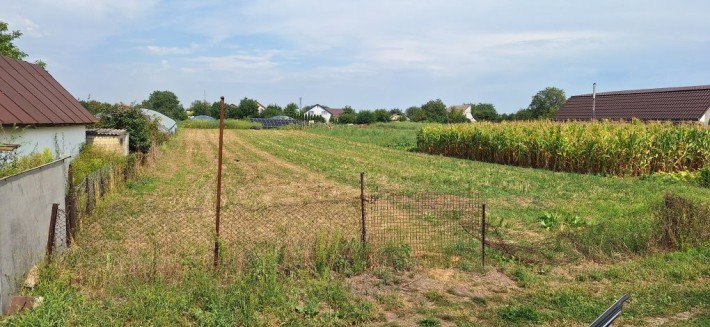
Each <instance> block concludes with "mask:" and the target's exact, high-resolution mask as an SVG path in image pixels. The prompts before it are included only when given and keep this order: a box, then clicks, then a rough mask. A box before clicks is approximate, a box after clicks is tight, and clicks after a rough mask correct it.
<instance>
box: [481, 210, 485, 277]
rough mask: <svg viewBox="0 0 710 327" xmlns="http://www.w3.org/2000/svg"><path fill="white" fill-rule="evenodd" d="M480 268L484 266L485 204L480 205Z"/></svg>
mask: <svg viewBox="0 0 710 327" xmlns="http://www.w3.org/2000/svg"><path fill="white" fill-rule="evenodd" d="M481 266H483V267H485V266H486V204H485V203H483V204H481Z"/></svg>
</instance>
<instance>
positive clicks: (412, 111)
mask: <svg viewBox="0 0 710 327" xmlns="http://www.w3.org/2000/svg"><path fill="white" fill-rule="evenodd" d="M406 113H407V117H409V120H411V121H414V122H422V121H425V120H426V113H425V112H424V110H422V108H419V107H409V108H407V111H406Z"/></svg>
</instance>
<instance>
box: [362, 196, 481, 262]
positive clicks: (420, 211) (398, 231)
mask: <svg viewBox="0 0 710 327" xmlns="http://www.w3.org/2000/svg"><path fill="white" fill-rule="evenodd" d="M366 203H367V204H366V207H367V220H366V221H367V239H368V242H371V243H373V244H376V245H380V246H382V245H386V244H388V243H395V244H406V245H409V246H410V247H411V250H412V251H413V253H414V254H415V255H429V254H433V255H438V254H441V253H443V252H447V251H450V250H452V249H453V248H454V247H456V246H458V245H460V244H461V243H462V242H470V241H471V240H472V239H474V238H479V237H480V234H481V217H482V210H481V209H482V208H481V204H480V201H479V200H478V199H477V198H476V197H475V196H473V195H467V196H458V195H450V194H434V193H418V194H383V195H373V196H368V197H367V201H366Z"/></svg>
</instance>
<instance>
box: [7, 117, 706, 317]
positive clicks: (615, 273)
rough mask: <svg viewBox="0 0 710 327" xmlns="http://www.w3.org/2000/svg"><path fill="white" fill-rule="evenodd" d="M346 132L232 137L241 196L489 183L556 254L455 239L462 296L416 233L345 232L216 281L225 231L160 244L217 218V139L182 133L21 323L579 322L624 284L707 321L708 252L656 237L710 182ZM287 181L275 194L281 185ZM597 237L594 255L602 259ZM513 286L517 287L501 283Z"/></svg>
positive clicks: (511, 227) (521, 233)
mask: <svg viewBox="0 0 710 327" xmlns="http://www.w3.org/2000/svg"><path fill="white" fill-rule="evenodd" d="M376 129H379V130H381V129H382V128H376ZM376 129H373V130H376ZM335 130H337V128H334V129H333V130H325V129H324V130H315V129H314V130H306V131H288V130H277V131H269V132H268V133H250V132H248V131H229V132H228V133H226V135H225V137H226V139H227V140H230V139H231V140H232V142H231V143H228V145H227V147H226V148H227V151H225V154H226V159H225V184H223V185H225V188H226V192H225V193H224V194H225V195H226V196H227V197H226V199H227V201H225V202H226V203H229V201H235V200H239V199H241V198H242V197H247V196H250V195H251V194H264V193H266V194H267V196H268V195H271V194H275V196H276V197H275V198H274V199H276V198H281V197H287V196H290V194H291V193H290V192H296V193H295V194H297V195H299V196H300V195H302V194H303V193H304V192H305V191H302V189H301V187H305V186H308V185H309V184H313V183H319V184H318V185H329V187H331V188H326V187H322V188H318V189H319V190H321V189H327V191H332V190H333V189H335V188H338V187H339V188H346V189H348V190H357V187H358V173H359V172H360V171H365V172H366V173H367V174H366V181H367V192H368V193H369V194H371V193H374V192H378V191H379V192H382V191H385V190H398V191H405V192H412V191H419V190H428V191H434V192H444V193H452V194H467V193H468V189H469V188H473V189H475V190H477V191H478V192H479V193H480V195H482V196H483V198H484V199H485V202H486V203H487V204H488V209H489V211H488V214H489V221H490V222H491V226H493V227H492V230H491V236H495V235H498V234H499V235H502V237H503V238H504V239H506V240H507V241H511V242H517V243H520V244H527V245H531V246H532V249H534V250H535V251H539V252H543V255H541V256H540V257H541V258H542V260H541V261H540V262H537V263H526V262H525V261H524V260H522V259H525V258H526V257H532V256H537V255H538V254H537V252H535V253H523V254H522V255H521V258H515V257H510V256H509V255H507V254H505V253H502V252H499V251H491V252H490V256H489V259H488V261H487V264H486V267H482V266H480V264H479V260H480V259H479V257H478V249H479V247H480V243H479V242H477V241H475V240H472V241H471V242H461V243H457V244H452V245H451V246H450V247H448V248H447V249H445V251H444V252H445V253H444V254H445V255H448V256H452V257H453V256H456V257H457V258H458V261H457V262H456V263H449V264H446V263H445V262H446V261H448V260H441V262H439V263H441V264H443V265H444V266H443V267H442V266H436V267H435V268H436V270H434V271H433V272H432V275H433V276H439V275H441V271H444V272H451V271H452V270H453V271H456V272H459V273H460V274H462V275H460V277H458V278H461V279H460V280H457V279H455V278H453V277H452V279H451V280H450V281H451V282H461V280H463V281H465V282H466V283H467V284H465V285H467V286H471V287H473V290H472V293H471V294H469V295H464V296H463V297H460V298H457V295H455V294H454V293H459V292H458V291H459V288H460V287H457V288H456V291H457V292H454V291H453V286H452V285H449V281H442V282H441V283H446V284H445V285H438V284H431V283H432V282H433V281H435V279H433V277H431V276H429V275H427V272H430V271H429V270H428V269H430V267H428V266H422V265H420V264H419V262H420V261H418V260H417V258H416V257H415V256H414V253H413V251H412V249H411V248H410V247H409V246H408V245H407V244H390V245H388V246H383V247H381V248H378V249H376V250H377V251H372V252H369V249H367V248H363V247H359V246H357V245H358V244H357V242H352V241H350V240H347V239H344V238H343V239H341V238H338V237H336V236H337V235H336V236H334V237H332V238H316V241H315V242H314V243H312V244H309V245H306V246H307V247H309V249H312V250H313V251H312V252H313V255H312V257H310V258H303V261H302V262H300V263H299V262H294V261H290V262H286V260H293V259H292V258H291V259H286V258H285V257H284V254H283V253H284V252H283V251H284V248H282V247H279V248H269V247H266V248H262V249H261V250H260V251H254V252H249V253H251V254H249V255H247V260H246V261H245V263H244V264H243V267H244V268H243V269H241V270H236V269H231V268H229V267H230V266H229V264H230V262H229V261H228V260H225V263H226V266H227V268H224V269H223V270H221V271H220V272H219V273H217V274H215V273H213V272H211V271H210V270H209V269H208V266H207V265H206V264H205V262H204V261H203V259H204V257H205V256H208V255H209V254H210V253H211V252H209V251H210V249H211V247H210V246H211V242H210V241H211V238H210V236H209V235H210V232H211V229H209V228H208V229H204V230H201V231H202V232H200V233H195V232H193V233H190V234H180V235H184V236H183V237H181V238H180V239H179V240H173V239H170V238H167V237H165V238H161V237H158V236H160V235H172V234H159V233H158V232H159V231H161V230H163V231H167V232H172V231H173V229H174V228H178V227H181V226H185V223H186V222H189V224H194V227H195V228H199V227H200V226H201V225H199V219H202V218H203V217H207V219H209V222H208V227H209V226H211V225H210V224H211V221H212V219H213V216H212V212H210V210H212V209H213V205H214V202H213V199H214V198H213V196H214V193H213V184H212V183H214V171H213V170H211V168H212V167H213V164H214V163H215V162H216V159H215V158H216V156H215V155H214V149H215V148H216V141H215V140H216V138H215V136H216V132H215V131H199V130H191V131H185V130H183V132H182V133H184V134H179V135H178V137H177V140H175V141H170V142H169V144H168V146H169V149H170V151H165V152H164V155H163V157H162V158H160V159H159V163H158V164H157V166H156V167H155V168H154V169H151V170H149V171H148V172H147V173H145V175H144V176H142V177H141V178H139V179H137V180H135V181H134V182H132V183H130V184H129V185H128V187H127V188H125V189H124V190H123V193H121V194H116V195H111V196H109V198H108V199H107V200H106V201H102V203H101V204H100V205H99V207H97V209H96V211H95V215H94V217H92V219H91V220H87V221H86V222H85V227H84V228H85V229H84V230H83V232H82V235H80V238H79V239H78V240H77V241H78V243H77V244H80V245H81V246H80V247H77V248H75V249H73V250H72V251H69V252H68V253H66V254H65V255H64V256H62V257H60V258H59V259H57V260H56V261H55V263H54V264H53V265H52V266H49V267H47V268H45V269H43V271H42V278H41V282H40V286H39V287H38V288H37V289H36V290H33V291H32V292H31V294H32V295H36V296H43V297H45V301H47V302H46V304H47V306H46V307H40V308H39V309H38V310H35V311H31V312H29V313H27V314H24V315H20V316H18V317H16V318H12V319H10V320H6V321H4V323H5V324H7V325H11V326H15V325H17V326H35V325H52V324H56V325H96V324H101V325H203V326H217V325H245V326H252V325H295V326H320V325H377V324H380V323H383V324H384V323H385V321H384V320H385V318H384V315H383V311H389V313H392V314H394V316H395V317H399V318H400V319H401V320H402V321H403V322H401V323H400V325H403V326H411V325H426V326H436V325H441V324H456V325H458V326H470V325H499V326H506V325H570V324H588V323H589V322H591V320H592V319H593V318H594V317H596V316H597V315H598V314H600V313H601V312H603V310H604V309H606V308H607V307H608V306H609V305H611V303H613V301H615V300H616V299H617V298H618V297H619V296H620V295H621V294H623V293H628V294H630V295H631V300H630V301H629V302H628V303H627V305H626V306H625V308H624V313H623V314H622V317H621V318H620V319H622V320H620V324H634V325H647V324H648V322H647V320H648V319H650V318H656V317H664V318H665V317H673V316H675V315H678V314H681V313H686V312H690V313H691V314H690V318H689V319H688V320H681V321H673V322H672V323H674V324H679V325H684V324H687V325H693V324H695V325H703V323H705V322H706V321H707V320H708V317H709V316H710V251H709V250H708V247H707V246H700V247H690V248H688V249H686V250H684V251H666V252H661V251H656V250H655V249H654V248H652V247H649V246H648V244H649V235H650V234H649V233H650V231H652V230H653V228H654V214H655V210H656V208H657V205H658V204H659V202H660V201H662V199H663V194H664V193H665V192H666V191H673V192H675V193H677V194H680V195H682V196H685V197H689V198H692V199H694V200H702V199H707V198H708V197H710V190H709V189H707V188H701V187H697V186H694V185H691V184H688V183H670V182H668V181H659V180H656V179H647V180H641V179H638V178H615V177H600V176H591V175H578V174H569V173H555V172H550V171H543V170H535V169H526V168H518V167H508V166H502V165H495V164H487V163H479V162H473V161H468V160H459V159H453V158H446V157H440V156H430V155H424V154H419V153H413V152H409V151H403V150H399V149H392V148H386V147H384V146H381V145H375V144H367V143H368V141H367V140H368V139H372V140H374V139H376V137H375V136H372V135H374V134H372V135H368V134H367V133H369V132H367V129H363V130H365V132H357V133H361V134H358V135H355V134H353V136H352V137H351V136H348V135H347V134H337V133H341V132H340V131H335ZM393 130H397V129H393ZM333 131H335V132H333ZM397 131H399V130H397ZM405 131H406V129H405ZM330 133H334V134H330ZM395 135H396V134H395ZM198 139H199V140H206V141H200V142H197V141H195V140H198ZM356 139H357V140H359V141H356ZM172 142H175V143H172ZM383 144H384V143H383ZM262 151H263V152H262ZM303 180H306V181H307V182H303ZM324 181H328V182H329V183H332V185H331V184H328V183H325V184H323V183H324ZM271 182H273V183H275V184H270V183H271ZM291 183H295V185H297V186H298V187H293V185H292V184H291ZM272 189H276V191H275V192H274V193H267V192H269V191H270V190H272ZM250 199H251V198H250ZM230 210H231V211H230ZM223 214H224V216H223V217H226V218H225V222H229V218H230V217H232V216H234V215H236V214H235V211H234V209H233V208H232V207H229V206H226V207H225V211H224V212H223ZM577 217H578V219H577ZM541 221H545V224H546V225H542V224H541ZM587 223H589V224H590V225H589V226H587ZM225 226H228V225H225ZM546 226H549V228H548V227H546ZM224 230H225V231H226V232H229V228H225V229H224ZM156 231H158V232H156ZM250 231H251V230H250ZM253 231H254V232H258V228H254V229H253ZM309 232H310V231H309ZM203 234H204V235H203ZM198 236H199V237H202V236H204V240H206V241H204V240H202V239H201V238H199V239H198V238H197V237H198ZM327 236H332V235H327ZM343 236H347V235H343ZM193 237H194V238H195V240H193V239H192V238H193ZM496 237H497V236H496ZM196 240H198V241H196ZM199 240H202V241H199ZM122 242H124V243H125V244H127V245H125V246H124V245H122V244H123V243H122ZM161 242H162V243H161ZM191 242H195V243H191ZM119 245H121V246H119ZM186 245H190V249H192V250H194V251H196V252H199V253H200V255H201V257H198V258H197V259H195V258H193V257H190V256H185V257H184V258H182V260H181V261H179V262H178V263H174V262H172V261H169V260H170V259H171V258H170V257H169V253H168V252H171V251H177V250H176V249H175V247H180V246H186ZM583 248H586V249H587V250H590V252H594V253H590V254H589V256H587V254H585V253H581V252H582V251H581V249H583ZM592 250H593V251H592ZM152 251H154V252H152ZM200 251H202V252H200ZM223 251H224V257H225V258H229V253H230V251H233V252H239V251H240V249H239V248H232V247H230V246H227V245H225V247H224V248H223ZM126 252H137V253H139V256H132V257H131V256H126ZM588 257H593V258H594V260H588ZM126 258H132V259H134V261H131V262H127V261H125V260H126ZM375 258H376V259H377V261H378V262H379V263H381V264H382V266H377V267H375V268H374V269H372V268H368V267H367V262H368V260H372V259H375ZM169 264H173V265H169ZM156 265H157V272H156V271H155V269H154V268H153V267H155V266H156ZM152 269H153V271H151V270H152ZM422 271H423V272H422ZM367 275H371V276H372V277H371V278H372V279H373V282H372V285H373V286H371V287H370V286H365V287H363V288H364V290H363V289H360V290H359V291H356V289H357V288H358V287H362V286H357V285H356V286H354V287H352V288H351V286H350V282H351V281H352V280H348V279H347V278H348V277H349V276H356V277H354V280H358V279H357V278H358V277H363V276H367ZM452 276H454V275H452ZM496 276H497V277H496ZM420 281H426V283H423V284H419V282H420ZM506 281H507V282H509V283H510V287H508V286H506V287H498V286H495V285H493V286H494V287H493V288H486V287H487V285H488V284H489V283H491V282H492V283H494V284H495V283H496V282H506ZM368 285H369V284H368ZM422 285H423V286H422ZM427 285H429V286H427ZM372 288H374V289H372ZM476 289H483V292H482V293H479V292H478V291H475V290H476ZM368 292H369V293H368ZM372 292H374V294H373V293H372ZM368 294H369V297H368ZM397 323H399V322H397V321H395V322H390V325H397ZM1 324H2V323H0V325H1Z"/></svg>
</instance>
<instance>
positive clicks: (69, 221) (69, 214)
mask: <svg viewBox="0 0 710 327" xmlns="http://www.w3.org/2000/svg"><path fill="white" fill-rule="evenodd" d="M67 188H68V190H67V196H66V198H65V199H64V212H65V218H66V219H65V222H64V229H65V230H66V232H67V247H69V246H70V245H71V239H72V237H73V236H74V235H73V232H72V225H73V221H74V219H75V218H74V206H75V204H74V167H73V166H72V165H71V164H69V170H68V171H67Z"/></svg>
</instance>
